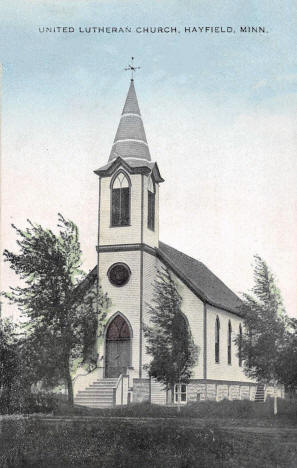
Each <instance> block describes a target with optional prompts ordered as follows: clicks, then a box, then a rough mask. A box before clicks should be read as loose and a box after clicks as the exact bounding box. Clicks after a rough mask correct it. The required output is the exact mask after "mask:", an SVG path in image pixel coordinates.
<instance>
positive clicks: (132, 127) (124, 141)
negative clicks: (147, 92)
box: [109, 79, 151, 162]
mask: <svg viewBox="0 0 297 468" xmlns="http://www.w3.org/2000/svg"><path fill="white" fill-rule="evenodd" d="M119 156H120V157H121V158H123V159H139V160H141V159H142V160H146V161H151V155H150V151H149V148H148V144H147V140H146V136H145V131H144V127H143V122H142V118H141V114H140V110H139V105H138V101H137V96H136V92H135V87H134V80H133V79H131V82H130V87H129V91H128V94H127V98H126V101H125V105H124V108H123V112H122V115H121V119H120V123H119V126H118V130H117V133H116V136H115V139H114V142H113V145H112V148H111V153H110V156H109V162H110V161H113V160H114V159H116V158H118V157H119Z"/></svg>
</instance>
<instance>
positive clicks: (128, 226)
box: [95, 70, 163, 378]
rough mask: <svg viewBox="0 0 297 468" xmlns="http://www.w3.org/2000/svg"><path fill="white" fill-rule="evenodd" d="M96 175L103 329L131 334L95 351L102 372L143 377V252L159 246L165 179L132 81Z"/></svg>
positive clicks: (152, 251)
mask: <svg viewBox="0 0 297 468" xmlns="http://www.w3.org/2000/svg"><path fill="white" fill-rule="evenodd" d="M132 71H133V70H132ZM95 174H97V175H98V176H99V210H98V243H97V253H98V278H99V281H100V283H101V285H102V288H103V291H104V292H107V294H108V296H109V298H110V299H111V306H110V309H109V311H108V316H107V319H108V322H107V325H106V327H107V328H106V329H108V330H110V329H112V330H114V325H113V322H111V321H115V323H117V322H119V323H120V322H121V323H123V324H124V325H123V326H125V330H126V331H127V330H129V340H128V339H126V342H127V343H128V341H129V345H128V344H127V343H126V345H125V346H126V348H125V350H124V348H123V350H122V351H121V352H120V351H119V349H122V348H120V346H124V345H120V344H118V345H116V344H115V343H114V342H112V339H111V338H110V336H111V335H110V332H108V334H107V335H106V336H107V337H105V338H104V340H105V341H104V343H101V345H100V346H99V348H100V349H98V354H99V356H101V357H102V356H103V359H102V360H101V362H102V367H103V369H102V373H103V376H104V377H108V376H110V375H111V374H112V375H113V376H117V375H120V373H122V371H123V369H124V368H125V366H126V367H127V366H128V367H130V368H133V369H134V372H135V376H136V377H138V378H141V377H142V367H143V364H142V354H143V347H144V345H143V330H142V322H143V317H142V313H143V305H144V299H143V289H144V286H143V285H144V274H145V271H144V270H145V266H144V265H145V262H144V253H145V252H146V253H147V254H152V255H154V253H155V249H156V248H158V246H159V185H160V183H161V182H163V179H162V177H161V175H160V172H159V169H158V166H157V163H155V162H153V161H152V160H151V155H150V151H149V147H148V143H147V139H146V134H145V130H144V126H143V121H142V117H141V113H140V109H139V105H138V100H137V96H136V92H135V86H134V80H133V78H132V79H131V80H130V86H129V90H128V94H127V97H126V101H125V104H124V108H123V111H122V114H121V118H120V122H119V126H118V129H117V132H116V135H115V138H114V142H113V145H112V148H111V152H110V155H109V159H108V162H107V163H106V164H105V165H104V166H102V167H100V168H99V169H97V170H96V171H95ZM117 316H119V317H120V318H118V319H117V318H116V317H117ZM108 327H109V328H108ZM110 327H111V328H110ZM113 333H114V335H113V336H119V337H120V336H121V335H120V332H118V335H116V333H115V332H113ZM126 335H127V336H128V332H127V333H126ZM106 340H107V341H106ZM114 341H115V340H114ZM118 341H119V343H120V338H119V340H118ZM117 347H118V352H116V351H115V349H117ZM112 350H113V351H112ZM112 353H113V354H112ZM116 356H118V357H116ZM116 360H117V361H116Z"/></svg>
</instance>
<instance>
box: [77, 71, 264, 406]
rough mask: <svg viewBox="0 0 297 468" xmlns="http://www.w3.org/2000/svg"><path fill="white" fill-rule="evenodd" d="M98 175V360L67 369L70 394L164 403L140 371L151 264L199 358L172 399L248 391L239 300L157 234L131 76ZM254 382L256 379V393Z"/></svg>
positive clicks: (238, 395)
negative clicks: (163, 277) (164, 276)
mask: <svg viewBox="0 0 297 468" xmlns="http://www.w3.org/2000/svg"><path fill="white" fill-rule="evenodd" d="M95 174H97V176H98V178H99V210H98V244H97V248H96V249H97V254H98V263H97V266H96V267H95V268H94V270H93V271H91V273H90V274H89V280H90V282H94V284H95V283H96V281H97V280H98V279H99V281H100V284H101V286H102V289H103V292H106V293H107V294H108V297H109V298H110V305H109V307H108V310H107V319H106V325H105V331H104V336H102V337H100V338H98V344H97V346H98V349H97V352H98V364H97V368H96V369H95V370H94V371H92V372H90V373H86V371H84V370H83V369H79V370H78V371H77V373H76V376H75V377H74V380H73V382H74V396H75V403H76V404H80V405H86V406H90V407H104V406H112V405H115V404H127V403H129V402H141V401H150V402H152V403H160V404H162V403H163V404H165V403H166V402H168V401H171V398H170V395H168V392H166V390H165V389H164V388H163V387H162V385H161V384H159V383H157V382H156V381H154V380H153V379H150V378H149V376H148V375H147V373H146V371H145V370H144V366H145V364H147V363H148V362H149V360H150V359H151V357H150V356H149V355H148V354H147V352H146V343H145V337H144V331H143V326H144V324H145V323H148V321H149V316H148V313H147V304H149V303H150V302H151V298H152V293H153V283H154V279H155V276H156V272H157V269H158V268H160V266H161V265H163V266H166V267H167V269H168V270H169V271H170V272H171V274H172V277H173V278H174V279H175V281H176V284H177V286H178V290H179V293H180V294H181V296H182V299H183V301H182V311H183V314H184V315H185V317H186V319H187V322H188V325H189V327H190V330H191V333H192V337H193V339H194V342H195V343H196V344H197V345H198V346H199V357H198V361H197V364H196V366H195V367H194V369H193V372H192V377H191V380H190V382H189V384H187V385H176V387H175V395H174V401H175V402H178V401H180V402H181V403H187V402H191V401H197V400H204V399H216V400H220V399H223V398H228V399H244V398H248V399H255V395H256V391H257V383H256V382H253V381H251V380H250V379H249V378H248V377H246V375H245V374H244V372H243V367H242V360H241V356H240V352H239V351H238V349H237V347H236V345H235V343H234V341H233V340H234V338H235V336H237V335H240V334H241V333H242V329H243V318H242V317H241V314H240V304H241V303H240V299H239V298H238V297H237V296H236V295H235V294H234V293H233V292H232V291H231V290H230V289H229V288H228V287H227V286H226V285H225V284H224V283H223V282H222V281H221V280H220V279H219V278H217V276H216V275H214V274H213V273H212V272H211V271H210V270H209V269H208V268H207V267H206V266H205V265H204V264H203V263H201V262H199V261H198V260H195V259H194V258H191V257H189V256H188V255H185V254H184V253H182V252H180V251H178V250H176V249H174V248H173V247H171V246H169V245H167V244H165V243H164V242H161V241H160V239H159V190H160V189H161V184H162V183H163V182H164V179H163V178H162V176H161V173H160V170H159V168H158V165H157V163H156V162H153V161H152V159H151V155H150V151H149V147H148V143H147V140H146V135H145V131H144V126H143V121H142V117H141V114H140V110H139V106H138V101H137V97H136V93H135V87H134V80H133V79H131V82H130V87H129V91H128V95H127V98H126V101H125V105H124V108H123V112H122V115H121V118H120V123H119V126H118V130H117V133H116V136H115V139H114V143H113V145H112V148H111V152H110V156H109V159H108V162H107V163H106V164H105V165H103V166H102V167H100V168H99V169H97V170H96V171H95ZM261 391H263V388H260V387H259V386H258V393H259V392H261Z"/></svg>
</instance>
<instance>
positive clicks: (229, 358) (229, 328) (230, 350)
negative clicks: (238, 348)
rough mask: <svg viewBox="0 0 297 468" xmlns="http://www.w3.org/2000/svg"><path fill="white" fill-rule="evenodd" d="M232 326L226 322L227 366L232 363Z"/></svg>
mask: <svg viewBox="0 0 297 468" xmlns="http://www.w3.org/2000/svg"><path fill="white" fill-rule="evenodd" d="M231 346H232V325H231V322H230V320H229V322H228V364H231V363H232V355H231V352H232V348H231Z"/></svg>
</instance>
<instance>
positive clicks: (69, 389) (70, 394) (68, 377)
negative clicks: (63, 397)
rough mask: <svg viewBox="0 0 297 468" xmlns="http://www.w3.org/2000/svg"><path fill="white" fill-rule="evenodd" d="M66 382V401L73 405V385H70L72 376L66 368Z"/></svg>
mask: <svg viewBox="0 0 297 468" xmlns="http://www.w3.org/2000/svg"><path fill="white" fill-rule="evenodd" d="M66 384H67V392H68V403H70V405H71V406H73V385H72V378H71V375H70V372H69V369H68V372H67V374H66Z"/></svg>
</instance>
